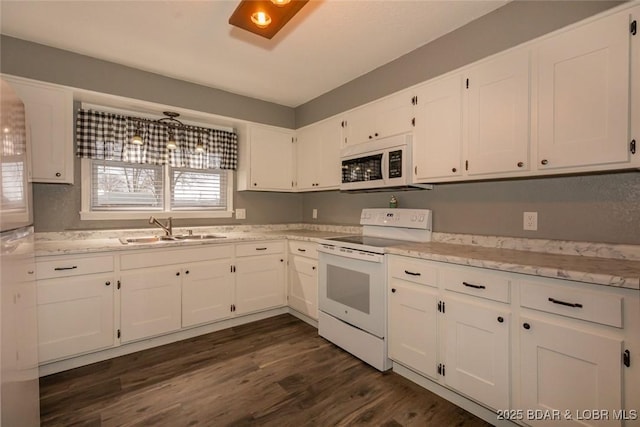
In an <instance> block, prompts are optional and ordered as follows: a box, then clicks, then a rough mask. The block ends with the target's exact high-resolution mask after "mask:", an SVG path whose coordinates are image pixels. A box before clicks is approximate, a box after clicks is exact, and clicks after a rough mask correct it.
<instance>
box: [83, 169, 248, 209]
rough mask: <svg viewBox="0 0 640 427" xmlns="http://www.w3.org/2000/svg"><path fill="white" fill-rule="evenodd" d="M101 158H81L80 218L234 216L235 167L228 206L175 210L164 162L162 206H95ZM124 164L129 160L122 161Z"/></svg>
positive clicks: (230, 175) (229, 174)
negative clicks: (93, 194) (96, 166)
mask: <svg viewBox="0 0 640 427" xmlns="http://www.w3.org/2000/svg"><path fill="white" fill-rule="evenodd" d="M94 161H97V162H100V160H92V159H80V162H81V163H80V169H81V184H80V187H81V210H80V220H82V221H85V220H123V219H146V218H149V216H150V215H154V216H171V217H173V218H231V217H233V183H234V182H235V180H234V171H232V170H225V172H226V173H227V206H226V209H215V210H210V209H201V208H200V209H194V210H185V209H179V210H171V185H170V183H171V166H170V165H168V164H166V165H163V166H162V173H163V191H164V206H163V208H162V209H161V210H158V209H154V210H144V209H140V210H138V209H128V210H111V211H110V210H100V211H93V210H91V189H92V178H91V176H92V173H91V166H92V162H94ZM122 163H123V164H124V163H125V162H122Z"/></svg>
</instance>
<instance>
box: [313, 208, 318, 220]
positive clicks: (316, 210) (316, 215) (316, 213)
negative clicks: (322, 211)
mask: <svg viewBox="0 0 640 427" xmlns="http://www.w3.org/2000/svg"><path fill="white" fill-rule="evenodd" d="M311 218H313V219H318V209H314V210H313V213H312V214H311Z"/></svg>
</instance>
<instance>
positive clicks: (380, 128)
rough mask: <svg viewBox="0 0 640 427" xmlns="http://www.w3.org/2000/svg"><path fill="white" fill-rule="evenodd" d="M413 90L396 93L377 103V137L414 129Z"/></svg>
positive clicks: (375, 127) (375, 132)
mask: <svg viewBox="0 0 640 427" xmlns="http://www.w3.org/2000/svg"><path fill="white" fill-rule="evenodd" d="M411 98H412V92H409V91H404V92H400V93H396V94H394V95H392V96H390V97H388V98H385V99H383V100H381V101H379V102H378V103H377V108H376V110H375V124H374V130H373V132H374V135H375V136H376V137H377V138H385V137H387V136H393V135H399V134H402V133H408V132H412V131H413V125H412V121H411V119H412V118H413V103H412V102H411Z"/></svg>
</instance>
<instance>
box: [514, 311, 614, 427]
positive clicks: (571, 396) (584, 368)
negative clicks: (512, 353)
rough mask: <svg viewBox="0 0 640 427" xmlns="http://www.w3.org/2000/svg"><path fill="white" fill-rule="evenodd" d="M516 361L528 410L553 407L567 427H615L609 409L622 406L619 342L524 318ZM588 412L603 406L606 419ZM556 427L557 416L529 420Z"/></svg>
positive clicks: (573, 328)
mask: <svg viewBox="0 0 640 427" xmlns="http://www.w3.org/2000/svg"><path fill="white" fill-rule="evenodd" d="M520 321H521V325H520V326H521V328H522V333H521V334H520V364H521V367H522V369H521V381H522V384H521V389H522V404H523V405H524V407H526V408H527V409H530V410H534V411H535V410H541V411H547V410H557V411H559V413H560V414H561V415H562V416H563V417H565V412H566V411H569V413H571V414H572V415H573V418H574V420H571V421H569V420H567V421H564V422H563V425H568V426H574V425H575V426H585V425H589V426H619V425H621V420H615V419H614V417H613V410H615V409H617V410H620V409H621V408H622V367H623V366H622V364H621V363H620V359H621V355H622V352H623V346H622V340H620V339H615V338H610V337H606V336H602V335H600V334H597V333H595V332H589V331H585V330H581V329H578V328H576V327H569V326H564V325H562V324H561V323H559V322H557V321H555V322H553V321H551V322H549V321H543V320H538V319H534V318H528V317H524V316H523V317H522V318H521V319H520ZM589 410H607V411H609V413H610V414H612V415H611V416H609V417H607V418H608V419H601V420H591V419H578V418H579V415H580V414H583V416H582V417H580V418H585V416H588V417H590V415H591V414H590V413H588V412H587V413H586V414H585V413H584V411H589ZM529 423H530V424H532V425H541V426H554V425H557V423H558V421H557V420H544V419H540V420H535V419H532V420H529Z"/></svg>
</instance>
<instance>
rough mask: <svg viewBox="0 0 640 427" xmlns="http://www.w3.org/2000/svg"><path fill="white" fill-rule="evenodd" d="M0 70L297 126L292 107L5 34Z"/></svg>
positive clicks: (177, 105)
mask: <svg viewBox="0 0 640 427" xmlns="http://www.w3.org/2000/svg"><path fill="white" fill-rule="evenodd" d="M0 43H1V45H2V51H1V52H0V54H1V56H0V70H1V71H2V72H3V73H6V74H13V75H16V76H21V77H26V78H30V79H34V80H40V81H44V82H49V83H55V84H60V85H65V86H71V87H75V88H79V89H86V90H92V91H96V92H102V93H108V94H111V95H118V96H123V97H127V98H133V99H140V100H143V101H149V102H155V103H159V104H166V105H171V106H175V107H181V108H187V109H191V110H196V111H203V112H206V113H211V114H217V115H221V116H227V117H232V118H235V119H241V120H248V121H252V122H258V123H265V124H269V125H274V126H281V127H285V128H290V129H293V128H294V127H295V111H294V110H293V108H290V107H285V106H282V105H278V104H274V103H271V102H266V101H261V100H258V99H254V98H249V97H246V96H241V95H236V94H233V93H229V92H225V91H223V90H219V89H213V88H210V87H205V86H200V85H197V84H194V83H189V82H185V81H182V80H176V79H172V78H169V77H165V76H161V75H159V74H154V73H149V72H146V71H141V70H138V69H135V68H131V67H126V66H124V65H119V64H114V63H113V62H108V61H102V60H99V59H95V58H91V57H89V56H85V55H80V54H77V53H72V52H69V51H66V50H61V49H55V48H52V47H48V46H44V45H41V44H37V43H32V42H28V41H24V40H20V39H16V38H13V37H9V36H5V35H3V36H2V38H1V39H0Z"/></svg>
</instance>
